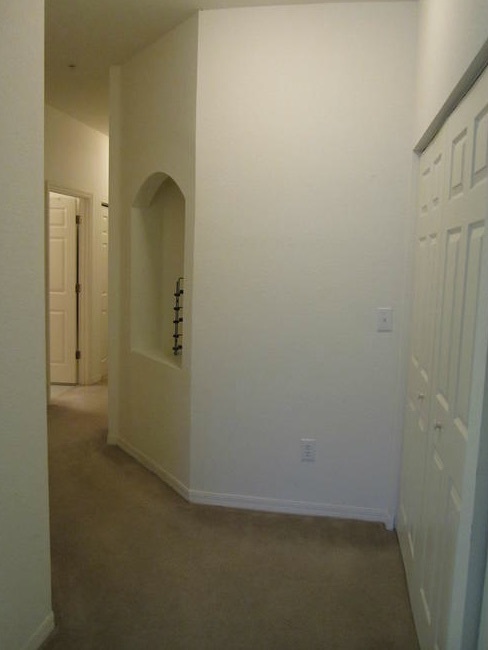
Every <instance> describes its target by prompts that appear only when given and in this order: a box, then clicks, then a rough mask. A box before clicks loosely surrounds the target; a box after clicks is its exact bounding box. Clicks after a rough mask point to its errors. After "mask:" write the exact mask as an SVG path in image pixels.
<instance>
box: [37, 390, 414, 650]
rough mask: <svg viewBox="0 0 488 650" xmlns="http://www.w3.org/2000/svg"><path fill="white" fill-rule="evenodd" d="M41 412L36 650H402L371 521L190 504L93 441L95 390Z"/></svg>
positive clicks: (405, 638)
mask: <svg viewBox="0 0 488 650" xmlns="http://www.w3.org/2000/svg"><path fill="white" fill-rule="evenodd" d="M56 395H57V396H56V397H53V399H52V403H51V406H50V407H49V462H50V499H51V544H52V571H53V603H54V612H55V617H56V624H57V631H56V632H55V634H54V636H53V637H52V638H51V640H50V641H48V642H47V643H46V645H45V648H46V650H74V649H76V650H88V649H90V650H112V649H117V650H138V649H141V650H142V649H144V650H160V649H161V650H163V649H164V650H205V649H208V650H220V649H222V650H224V649H225V650H233V649H236V648H239V649H242V650H251V649H252V650H259V649H262V650H274V649H276V650H287V649H290V650H291V649H293V650H301V649H303V650H319V649H320V650H325V649H326V650H415V648H417V643H416V639H415V632H414V629H413V623H412V618H411V613H410V609H409V605H408V599H407V593H406V587H405V581H404V575H403V568H402V564H401V559H400V553H399V548H398V544H397V540H396V536H395V534H394V533H391V532H388V531H386V530H385V528H384V527H383V526H382V525H381V524H376V523H364V522H352V521H343V520H334V519H325V518H311V517H298V516H288V515H277V514H267V513H262V512H246V511H237V510H228V509H224V508H214V507H205V506H195V505H191V504H188V503H186V502H185V501H184V500H182V499H181V498H180V497H179V496H178V495H177V494H176V493H174V492H173V491H172V490H171V489H170V488H168V487H167V486H166V485H164V484H163V483H162V482H161V481H160V480H159V479H158V478H156V477H155V476H153V475H152V474H151V473H149V472H148V471H147V470H145V469H144V468H143V467H141V466H140V465H138V464H137V463H136V462H135V461H133V460H132V459H131V458H130V457H129V456H127V455H126V454H125V453H124V452H122V451H121V450H119V449H117V448H114V447H108V446H107V445H106V444H105V439H106V433H107V422H106V400H107V391H106V386H101V385H96V386H87V387H76V388H68V389H67V390H64V391H58V392H57V393H56Z"/></svg>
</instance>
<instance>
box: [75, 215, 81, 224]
mask: <svg viewBox="0 0 488 650" xmlns="http://www.w3.org/2000/svg"><path fill="white" fill-rule="evenodd" d="M80 223H81V214H77V215H76V225H77V226H79V225H80Z"/></svg>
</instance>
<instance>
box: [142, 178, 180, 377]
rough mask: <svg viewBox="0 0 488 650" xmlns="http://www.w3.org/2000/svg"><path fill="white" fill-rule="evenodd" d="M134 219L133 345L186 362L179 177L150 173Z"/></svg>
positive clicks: (169, 359) (174, 361) (175, 361)
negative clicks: (175, 178) (184, 356)
mask: <svg viewBox="0 0 488 650" xmlns="http://www.w3.org/2000/svg"><path fill="white" fill-rule="evenodd" d="M131 221H132V223H131V269H130V272H131V310H130V311H131V349H132V350H133V351H137V352H139V353H141V354H145V355H147V356H150V357H151V358H157V359H161V360H163V361H165V362H167V363H170V364H172V365H176V366H178V367H181V358H182V353H183V324H184V321H183V319H184V315H183V279H182V278H184V254H185V243H184V242H185V197H184V195H183V193H182V192H181V190H180V188H179V187H178V185H177V184H176V182H175V181H174V180H173V179H172V178H171V177H170V176H168V175H167V174H164V173H162V172H156V173H154V174H152V175H151V176H149V177H148V178H147V179H146V181H145V182H144V183H143V184H142V186H141V187H140V189H139V191H138V193H137V195H136V198H135V200H134V203H133V208H132V220H131ZM178 281H179V285H178ZM177 285H178V287H179V289H180V291H179V292H178V290H177ZM175 294H179V295H176V296H175Z"/></svg>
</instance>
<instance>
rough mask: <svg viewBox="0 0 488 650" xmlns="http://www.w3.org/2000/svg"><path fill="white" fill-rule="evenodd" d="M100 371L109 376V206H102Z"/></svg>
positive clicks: (104, 375) (103, 375)
mask: <svg viewBox="0 0 488 650" xmlns="http://www.w3.org/2000/svg"><path fill="white" fill-rule="evenodd" d="M100 246H101V250H100V291H101V316H100V370H101V375H102V377H106V376H107V374H108V206H107V205H104V204H102V211H101V214H100Z"/></svg>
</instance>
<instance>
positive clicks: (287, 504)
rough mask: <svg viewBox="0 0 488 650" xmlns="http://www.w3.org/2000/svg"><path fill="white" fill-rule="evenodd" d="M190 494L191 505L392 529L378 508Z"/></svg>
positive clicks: (210, 493) (240, 496)
mask: <svg viewBox="0 0 488 650" xmlns="http://www.w3.org/2000/svg"><path fill="white" fill-rule="evenodd" d="M189 493H190V494H189V496H190V501H191V503H199V504H202V505H203V504H204V505H212V506H223V507H226V508H241V509H245V510H260V511H264V512H281V513H284V514H290V515H311V516H314V517H337V518H338V519H357V520H361V521H378V522H381V523H383V524H385V526H386V528H388V529H389V530H391V529H392V527H393V521H392V517H391V515H390V513H388V512H387V511H385V510H380V509H376V508H362V507H356V506H345V505H333V504H329V503H315V502H309V501H291V500H287V499H270V498H265V497H249V496H243V495H240V494H219V493H215V492H204V491H202V490H189Z"/></svg>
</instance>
